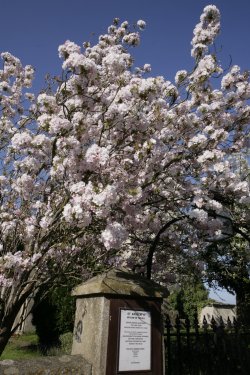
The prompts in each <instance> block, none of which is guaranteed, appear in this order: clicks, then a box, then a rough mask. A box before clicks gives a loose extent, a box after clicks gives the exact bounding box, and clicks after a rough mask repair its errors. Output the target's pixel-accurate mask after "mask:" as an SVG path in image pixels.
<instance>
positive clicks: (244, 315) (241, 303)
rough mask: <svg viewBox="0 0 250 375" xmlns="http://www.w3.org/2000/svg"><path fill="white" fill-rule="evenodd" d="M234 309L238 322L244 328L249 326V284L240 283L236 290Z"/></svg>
mask: <svg viewBox="0 0 250 375" xmlns="http://www.w3.org/2000/svg"><path fill="white" fill-rule="evenodd" d="M236 309H237V310H236V311H237V320H238V322H239V323H240V324H241V325H242V326H243V327H246V328H250V284H249V283H246V284H244V286H243V285H242V286H241V288H239V289H238V290H237V291H236Z"/></svg>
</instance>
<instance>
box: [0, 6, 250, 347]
mask: <svg viewBox="0 0 250 375" xmlns="http://www.w3.org/2000/svg"><path fill="white" fill-rule="evenodd" d="M137 26H138V31H136V30H135V29H133V30H132V31H130V28H129V25H128V23H127V22H123V23H119V20H117V19H115V20H114V24H113V25H112V26H110V27H109V29H108V33H107V34H105V35H101V36H100V37H99V41H98V43H97V44H96V45H94V46H90V45H89V43H85V44H84V46H83V48H81V47H80V46H78V45H76V44H75V43H73V42H70V41H66V42H65V43H64V45H62V46H60V47H59V56H60V57H61V58H62V59H63V64H62V68H63V73H62V77H60V78H59V77H57V79H56V83H57V84H56V87H55V88H54V89H53V88H51V87H50V88H49V89H48V90H47V91H46V92H43V93H41V94H39V95H38V96H37V97H35V95H33V94H32V93H31V92H30V90H29V89H30V87H31V83H32V79H33V75H34V71H33V69H32V67H30V66H26V67H23V66H22V64H21V62H20V60H19V59H17V58H15V57H14V56H12V55H11V54H9V53H3V54H2V55H1V56H2V59H3V69H2V70H1V71H0V79H1V83H0V98H1V101H0V109H1V122H0V131H1V153H0V157H1V175H0V196H1V207H0V221H1V229H0V241H1V244H0V246H1V248H0V251H1V254H0V269H1V276H0V288H1V300H0V306H1V307H0V315H1V326H0V352H2V350H3V349H4V347H5V345H6V343H7V342H8V339H9V337H10V335H11V334H12V332H13V330H14V329H15V327H14V328H13V323H14V320H15V317H16V315H17V313H18V311H19V309H20V307H21V305H22V304H23V303H24V301H25V299H26V298H27V297H28V296H30V295H32V294H33V293H34V292H35V291H36V290H37V289H39V288H40V287H41V286H43V287H44V286H45V285H47V283H49V282H51V280H56V279H57V278H60V275H62V273H63V274H65V275H69V277H70V275H71V273H72V272H73V271H72V270H74V271H75V273H77V272H78V273H79V274H80V273H81V274H82V276H83V277H84V275H85V276H86V275H87V274H88V272H89V270H90V269H91V264H93V262H95V264H109V265H126V266H130V267H134V268H136V267H137V266H140V267H141V268H143V269H144V268H145V270H146V274H147V277H148V278H150V277H151V275H152V271H153V270H155V271H157V272H158V274H159V270H164V267H165V266H166V264H170V263H171V261H172V259H178V256H179V255H180V254H181V253H182V252H183V251H184V252H185V251H186V250H187V249H190V251H196V250H197V246H199V244H204V243H205V242H206V241H207V238H208V236H220V235H221V231H222V229H223V225H224V221H223V217H224V216H226V217H230V220H231V221H232V223H233V225H234V231H235V232H237V233H238V234H241V235H242V236H243V237H244V236H247V232H246V231H247V227H246V219H247V218H246V212H247V211H246V208H247V205H248V204H249V190H248V189H249V187H248V185H247V182H246V181H245V180H242V179H240V177H239V176H237V175H236V174H234V175H233V174H232V172H231V168H230V163H231V161H230V155H232V154H233V153H239V152H242V150H244V149H245V148H246V147H247V146H246V139H247V134H248V131H249V129H248V124H249V117H250V106H249V105H248V99H249V97H250V85H249V80H248V74H247V73H244V72H241V71H240V68H239V67H238V66H232V67H231V69H230V70H229V71H227V72H225V73H224V72H223V69H222V67H221V66H220V64H219V62H218V61H217V58H216V56H215V55H214V54H213V53H212V52H211V51H210V47H209V46H210V45H211V44H213V42H214V39H215V37H216V36H217V34H218V33H219V30H220V13H219V11H218V9H217V8H216V7H215V6H213V5H210V6H207V7H206V8H205V9H204V11H203V13H202V15H201V19H200V22H199V23H198V25H197V26H196V28H195V30H194V37H193V40H192V56H193V57H194V61H195V64H194V69H193V71H192V72H187V71H185V70H181V71H179V72H177V74H176V77H175V83H174V84H173V83H171V82H169V81H167V80H165V79H164V78H163V77H151V76H150V74H149V73H150V65H148V64H145V65H144V66H143V67H142V68H133V59H132V57H131V54H130V52H129V48H131V47H135V46H137V45H138V44H139V42H140V33H139V31H140V30H143V29H144V28H145V22H144V21H142V20H140V21H138V23H137ZM215 77H216V78H217V79H216V80H215ZM218 82H220V84H221V86H219V83H218ZM213 85H215V87H216V88H214V87H213ZM225 196H230V200H232V201H237V202H239V203H238V206H240V209H241V212H242V214H241V216H240V217H238V219H237V220H236V221H235V220H234V212H231V211H230V210H229V209H228V207H227V206H226V205H225V204H224V200H223V197H225ZM190 233H192V235H191V236H190ZM230 235H233V234H230ZM174 257H175V258H174ZM176 257H177V258H176Z"/></svg>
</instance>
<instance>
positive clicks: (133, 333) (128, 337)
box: [118, 309, 151, 371]
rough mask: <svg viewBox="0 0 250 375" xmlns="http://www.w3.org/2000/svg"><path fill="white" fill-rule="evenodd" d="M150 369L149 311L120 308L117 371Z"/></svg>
mask: <svg viewBox="0 0 250 375" xmlns="http://www.w3.org/2000/svg"><path fill="white" fill-rule="evenodd" d="M147 370H149V371H150V370H151V313H150V311H143V310H127V309H121V310H120V341H119V366H118V371H147Z"/></svg>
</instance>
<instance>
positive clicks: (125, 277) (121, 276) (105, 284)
mask: <svg viewBox="0 0 250 375" xmlns="http://www.w3.org/2000/svg"><path fill="white" fill-rule="evenodd" d="M98 294H99V295H100V294H104V295H107V294H117V295H120V296H133V297H135V298H140V297H143V298H145V297H151V298H152V297H156V298H163V297H167V296H168V295H169V293H168V291H167V289H166V288H164V287H162V286H161V285H159V284H157V283H154V282H153V281H151V280H147V279H145V278H144V277H141V276H138V275H137V274H134V273H132V272H128V271H127V270H125V269H113V270H111V271H108V272H106V273H104V274H102V275H98V276H95V277H93V278H92V279H90V280H88V281H86V282H84V283H82V284H80V285H78V286H77V287H76V288H74V289H73V292H72V295H73V296H87V295H98Z"/></svg>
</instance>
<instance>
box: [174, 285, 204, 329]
mask: <svg viewBox="0 0 250 375" xmlns="http://www.w3.org/2000/svg"><path fill="white" fill-rule="evenodd" d="M208 294H209V292H208V290H207V289H206V288H205V287H204V285H203V283H202V281H201V280H192V278H189V280H188V281H186V282H183V283H182V284H181V285H179V286H178V287H177V288H175V289H174V290H173V291H172V293H171V294H170V296H169V298H168V303H169V304H168V307H169V308H170V309H171V310H174V311H176V312H177V313H178V315H179V317H180V318H181V319H185V318H187V317H188V318H189V320H190V322H193V321H194V317H195V316H196V315H197V314H198V315H199V313H200V312H201V309H202V308H203V307H204V306H206V305H207V304H208V303H209V302H210V300H209V298H208Z"/></svg>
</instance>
